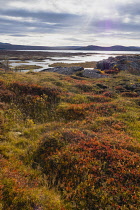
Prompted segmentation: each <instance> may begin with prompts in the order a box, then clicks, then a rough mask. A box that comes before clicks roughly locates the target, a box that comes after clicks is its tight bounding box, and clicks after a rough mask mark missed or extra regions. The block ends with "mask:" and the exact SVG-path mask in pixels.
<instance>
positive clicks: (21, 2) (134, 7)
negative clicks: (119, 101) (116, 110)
mask: <svg viewBox="0 0 140 210" xmlns="http://www.w3.org/2000/svg"><path fill="white" fill-rule="evenodd" d="M0 42H6V43H12V44H25V45H44V46H63V45H65V46H68V45H69V46H70V45H71V46H72V45H78V46H86V45H102V46H111V45H125V46H140V0H0Z"/></svg>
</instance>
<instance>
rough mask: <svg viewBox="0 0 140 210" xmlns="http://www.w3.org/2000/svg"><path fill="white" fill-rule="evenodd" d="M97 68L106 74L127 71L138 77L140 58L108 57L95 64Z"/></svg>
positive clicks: (133, 56)
mask: <svg viewBox="0 0 140 210" xmlns="http://www.w3.org/2000/svg"><path fill="white" fill-rule="evenodd" d="M96 66H97V68H98V69H101V70H103V71H105V73H108V74H114V73H116V74H117V73H118V72H120V71H124V70H127V71H128V72H129V73H131V74H136V75H140V56H139V55H128V56H117V57H115V58H114V57H109V58H108V59H104V60H102V61H99V62H97V65H96ZM108 70H109V71H108Z"/></svg>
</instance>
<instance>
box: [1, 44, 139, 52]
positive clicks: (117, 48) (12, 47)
mask: <svg viewBox="0 0 140 210" xmlns="http://www.w3.org/2000/svg"><path fill="white" fill-rule="evenodd" d="M0 49H1V50H93V51H94V50H96V51H97V50H99V51H140V47H135V46H129V47H125V46H121V45H116V46H111V47H101V46H96V45H89V46H56V47H47V46H28V45H13V44H9V43H2V42H0Z"/></svg>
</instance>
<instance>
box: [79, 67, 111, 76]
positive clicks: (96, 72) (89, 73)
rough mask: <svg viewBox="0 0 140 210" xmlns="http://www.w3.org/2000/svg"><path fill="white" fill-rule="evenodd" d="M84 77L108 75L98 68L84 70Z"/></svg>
mask: <svg viewBox="0 0 140 210" xmlns="http://www.w3.org/2000/svg"><path fill="white" fill-rule="evenodd" d="M82 76H83V77H88V78H104V77H108V76H107V75H103V74H101V72H100V71H99V70H97V69H84V71H83V72H82Z"/></svg>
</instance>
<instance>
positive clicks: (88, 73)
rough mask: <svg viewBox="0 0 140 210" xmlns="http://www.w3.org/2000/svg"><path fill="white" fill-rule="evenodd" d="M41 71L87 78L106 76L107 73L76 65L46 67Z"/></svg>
mask: <svg viewBox="0 0 140 210" xmlns="http://www.w3.org/2000/svg"><path fill="white" fill-rule="evenodd" d="M42 72H56V73H59V74H65V75H73V74H76V75H77V76H81V77H88V78H103V77H107V75H103V74H101V72H100V71H99V70H97V69H84V68H83V67H77V66H75V67H55V68H48V69H44V70H42Z"/></svg>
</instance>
